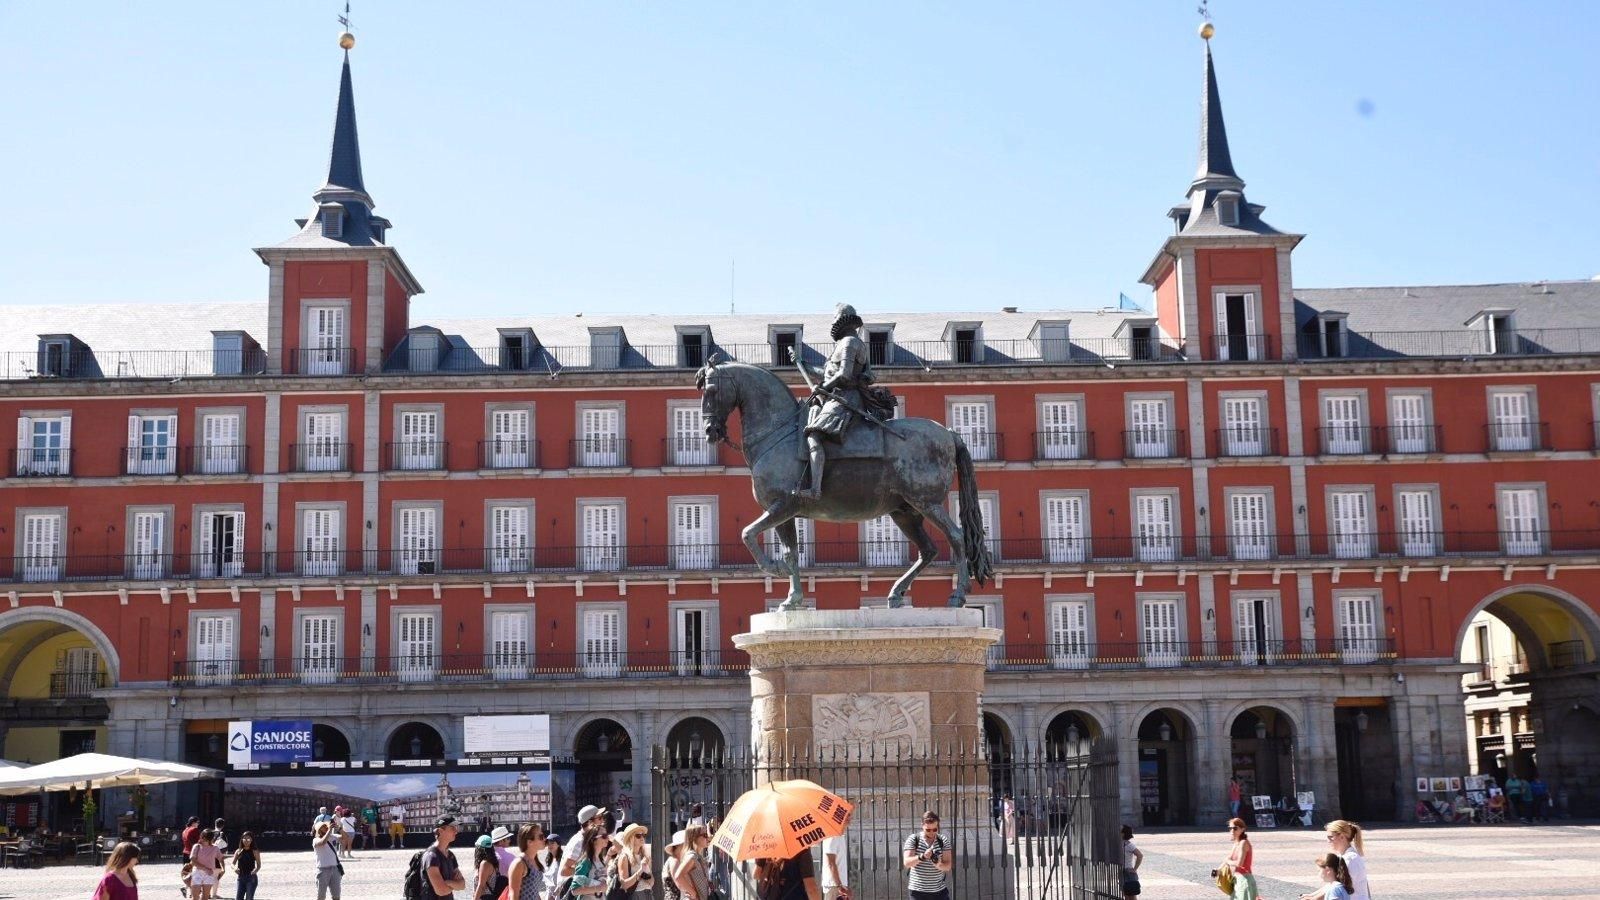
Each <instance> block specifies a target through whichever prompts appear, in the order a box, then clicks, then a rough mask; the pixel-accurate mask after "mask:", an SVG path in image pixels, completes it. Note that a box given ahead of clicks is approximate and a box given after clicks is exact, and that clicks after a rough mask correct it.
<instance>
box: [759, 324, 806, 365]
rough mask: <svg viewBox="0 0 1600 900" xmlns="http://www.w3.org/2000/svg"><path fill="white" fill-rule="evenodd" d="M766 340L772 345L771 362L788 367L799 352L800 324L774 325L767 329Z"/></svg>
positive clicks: (792, 363)
mask: <svg viewBox="0 0 1600 900" xmlns="http://www.w3.org/2000/svg"><path fill="white" fill-rule="evenodd" d="M767 340H768V342H769V343H770V344H771V345H772V364H773V365H775V366H781V367H783V368H788V367H790V366H793V365H794V363H795V360H796V359H799V354H800V347H801V343H800V326H798V325H774V326H772V327H771V328H769V329H767Z"/></svg>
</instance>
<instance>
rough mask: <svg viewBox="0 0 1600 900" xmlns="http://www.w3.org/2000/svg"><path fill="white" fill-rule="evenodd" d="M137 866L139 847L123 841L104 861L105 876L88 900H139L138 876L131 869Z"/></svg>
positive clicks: (101, 878)
mask: <svg viewBox="0 0 1600 900" xmlns="http://www.w3.org/2000/svg"><path fill="white" fill-rule="evenodd" d="M138 864H139V845H138V844H135V843H133V842H132V841H123V842H122V843H120V844H118V845H117V846H116V847H115V848H114V849H113V850H112V851H111V858H110V859H108V860H106V874H104V875H102V876H101V877H100V883H99V884H97V885H95V886H94V896H93V897H91V898H90V900H139V876H137V875H135V874H133V867H134V866H137V865H138Z"/></svg>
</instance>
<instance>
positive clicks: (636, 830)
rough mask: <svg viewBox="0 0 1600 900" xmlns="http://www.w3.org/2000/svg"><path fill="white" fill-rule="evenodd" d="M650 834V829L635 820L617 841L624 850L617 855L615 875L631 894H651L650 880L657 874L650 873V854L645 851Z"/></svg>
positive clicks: (623, 887)
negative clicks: (645, 844)
mask: <svg viewBox="0 0 1600 900" xmlns="http://www.w3.org/2000/svg"><path fill="white" fill-rule="evenodd" d="M649 836H650V832H649V830H648V829H647V828H645V827H644V826H643V825H641V824H639V823H638V822H635V823H633V824H632V825H629V826H628V827H627V828H624V829H622V836H621V838H620V839H619V840H618V841H617V843H618V844H620V845H621V846H622V850H621V852H620V853H618V854H617V857H616V874H615V876H614V877H615V878H616V881H617V883H618V884H620V885H622V889H623V890H624V891H626V892H628V893H629V894H639V895H643V896H645V897H648V896H650V882H651V881H652V880H653V879H654V878H655V876H654V875H651V874H650V854H649V853H646V852H645V846H644V842H645V839H646V838H648V837H649Z"/></svg>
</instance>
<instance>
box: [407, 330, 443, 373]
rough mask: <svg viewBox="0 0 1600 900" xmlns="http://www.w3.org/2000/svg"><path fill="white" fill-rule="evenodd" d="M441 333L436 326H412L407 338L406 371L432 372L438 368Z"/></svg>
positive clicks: (441, 341)
mask: <svg viewBox="0 0 1600 900" xmlns="http://www.w3.org/2000/svg"><path fill="white" fill-rule="evenodd" d="M443 337H444V335H443V334H441V333H440V332H439V330H438V329H437V328H413V329H411V336H410V338H409V339H408V340H407V347H408V348H409V350H408V352H407V354H406V371H408V372H433V371H437V370H438V368H439V356H440V345H441V344H442V343H443V340H442V338H443Z"/></svg>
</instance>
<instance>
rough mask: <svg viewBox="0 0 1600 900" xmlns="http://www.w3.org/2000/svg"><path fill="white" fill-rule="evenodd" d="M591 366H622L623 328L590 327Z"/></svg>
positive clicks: (598, 367) (616, 367)
mask: <svg viewBox="0 0 1600 900" xmlns="http://www.w3.org/2000/svg"><path fill="white" fill-rule="evenodd" d="M589 368H591V369H620V368H622V329H621V328H591V329H589Z"/></svg>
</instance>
